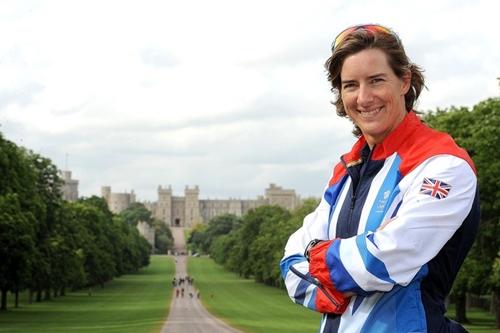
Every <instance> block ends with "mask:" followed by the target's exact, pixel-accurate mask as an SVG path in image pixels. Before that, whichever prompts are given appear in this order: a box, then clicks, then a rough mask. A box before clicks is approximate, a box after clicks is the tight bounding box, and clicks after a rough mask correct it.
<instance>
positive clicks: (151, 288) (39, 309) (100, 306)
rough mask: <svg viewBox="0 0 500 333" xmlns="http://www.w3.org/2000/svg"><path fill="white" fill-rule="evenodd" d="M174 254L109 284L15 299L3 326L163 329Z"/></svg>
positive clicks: (36, 332) (111, 332)
mask: <svg viewBox="0 0 500 333" xmlns="http://www.w3.org/2000/svg"><path fill="white" fill-rule="evenodd" d="M174 273H175V268H174V263H173V260H172V259H171V258H169V257H167V256H152V257H151V264H150V265H149V266H148V267H146V268H143V269H141V271H140V272H139V273H137V274H131V275H125V276H122V277H120V278H116V279H114V280H113V281H112V282H109V283H107V284H106V285H105V287H104V288H102V289H101V288H99V287H97V288H93V290H92V296H88V291H87V290H82V291H77V292H71V293H67V294H66V296H63V297H58V298H55V299H53V300H51V301H44V302H41V303H33V304H31V305H30V304H27V300H26V295H25V294H23V295H22V296H21V299H20V307H19V308H17V309H15V308H14V304H13V302H12V303H10V304H8V306H9V309H8V311H1V312H0V332H9V333H11V332H12V333H14V332H26V333H28V332H29V333H42V332H44V333H46V332H92V333H98V332H103V333H104V332H106V333H118V332H120V333H128V332H130V333H142V332H144V333H151V332H159V331H160V329H161V327H162V326H163V323H164V321H165V319H166V318H167V314H168V308H169V306H170V301H171V292H172V288H171V286H170V281H171V280H172V277H173V275H174Z"/></svg>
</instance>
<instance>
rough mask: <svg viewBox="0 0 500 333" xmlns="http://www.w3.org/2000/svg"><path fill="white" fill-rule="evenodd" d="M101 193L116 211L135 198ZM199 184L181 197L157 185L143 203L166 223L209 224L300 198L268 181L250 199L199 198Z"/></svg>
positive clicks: (108, 191) (287, 205) (291, 203)
mask: <svg viewBox="0 0 500 333" xmlns="http://www.w3.org/2000/svg"><path fill="white" fill-rule="evenodd" d="M101 194H102V197H103V198H104V200H106V202H107V203H108V207H109V209H110V210H111V211H112V212H113V213H115V214H118V213H120V212H121V211H122V210H124V209H125V208H127V207H128V206H129V205H130V204H131V203H133V202H135V201H136V198H135V194H134V191H131V193H112V192H111V187H109V186H103V187H102V188H101ZM199 195H200V189H199V187H198V186H194V187H193V188H190V187H189V186H186V187H185V189H184V196H175V195H173V193H172V187H171V186H170V185H169V186H168V187H162V186H161V185H160V186H158V200H157V201H155V202H144V205H145V206H146V208H148V209H149V210H150V211H151V213H152V216H153V217H154V218H156V219H158V220H161V221H163V222H164V223H165V224H166V225H168V226H176V227H191V226H193V225H195V224H198V223H208V221H210V220H211V219H212V218H213V217H215V216H218V215H222V214H234V215H236V216H242V215H244V214H245V213H246V212H248V211H249V210H250V209H253V208H257V207H259V206H263V205H278V206H281V207H283V208H285V209H289V210H292V209H294V208H295V207H297V206H298V205H299V204H300V197H298V196H297V195H296V194H295V190H288V189H283V188H281V187H280V186H276V185H275V184H270V185H269V188H267V189H266V190H265V196H259V197H257V198H256V199H253V200H241V199H215V200H213V199H200V198H199Z"/></svg>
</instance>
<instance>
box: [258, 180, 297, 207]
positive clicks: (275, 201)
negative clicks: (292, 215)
mask: <svg viewBox="0 0 500 333" xmlns="http://www.w3.org/2000/svg"><path fill="white" fill-rule="evenodd" d="M266 199H267V200H268V204H269V205H278V206H281V207H283V208H285V209H288V210H293V209H295V207H297V206H298V198H297V196H296V195H295V190H285V189H283V188H282V187H281V186H276V184H270V185H269V188H266Z"/></svg>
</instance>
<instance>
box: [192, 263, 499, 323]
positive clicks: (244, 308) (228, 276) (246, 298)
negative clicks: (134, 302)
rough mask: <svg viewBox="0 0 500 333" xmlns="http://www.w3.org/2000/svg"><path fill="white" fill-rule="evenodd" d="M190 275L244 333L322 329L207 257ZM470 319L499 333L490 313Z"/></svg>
mask: <svg viewBox="0 0 500 333" xmlns="http://www.w3.org/2000/svg"><path fill="white" fill-rule="evenodd" d="M188 271H189V275H190V276H192V277H194V279H195V284H196V287H197V288H198V289H199V290H200V294H201V301H202V303H203V304H204V305H205V307H206V308H207V309H208V310H209V311H210V312H212V313H213V314H214V315H216V316H217V317H219V318H221V319H222V320H224V321H226V322H227V323H229V324H230V325H232V326H234V327H237V328H239V329H241V330H242V331H244V332H247V333H261V332H262V333H306V332H317V330H318V328H319V322H320V316H319V315H318V314H317V313H315V312H313V311H309V310H307V309H305V308H303V307H301V306H298V305H296V304H293V303H292V301H290V299H289V298H288V296H287V295H286V293H285V291H284V290H280V289H278V288H273V287H268V286H265V285H262V284H259V283H255V282H253V280H248V279H242V278H239V277H238V276H237V275H236V274H234V273H230V272H227V271H225V270H224V269H223V268H222V267H221V266H219V265H217V264H215V263H214V262H213V261H212V260H211V259H209V258H205V257H201V258H194V257H190V258H189V261H188ZM448 313H449V314H450V315H451V314H453V313H454V310H450V311H449V312H448ZM468 318H469V320H471V322H472V324H473V325H469V326H467V330H468V331H469V332H471V333H493V332H496V333H500V330H495V329H494V328H493V327H494V319H493V317H492V316H491V315H489V314H488V313H487V312H484V311H479V310H475V311H470V312H468Z"/></svg>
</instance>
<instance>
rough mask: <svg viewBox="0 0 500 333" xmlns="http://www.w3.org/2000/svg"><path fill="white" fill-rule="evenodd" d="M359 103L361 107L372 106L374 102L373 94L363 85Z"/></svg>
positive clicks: (359, 91)
mask: <svg viewBox="0 0 500 333" xmlns="http://www.w3.org/2000/svg"><path fill="white" fill-rule="evenodd" d="M357 102H358V105H360V106H370V104H371V103H372V102H373V92H372V90H371V88H370V87H369V86H367V85H363V84H362V85H360V87H359V90H358V100H357Z"/></svg>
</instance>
